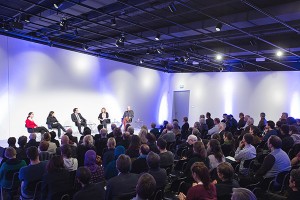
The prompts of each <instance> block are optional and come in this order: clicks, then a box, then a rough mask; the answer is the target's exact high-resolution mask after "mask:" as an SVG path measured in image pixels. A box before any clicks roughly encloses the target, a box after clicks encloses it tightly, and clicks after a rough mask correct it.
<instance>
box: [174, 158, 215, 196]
mask: <svg viewBox="0 0 300 200" xmlns="http://www.w3.org/2000/svg"><path fill="white" fill-rule="evenodd" d="M191 173H192V176H193V178H194V180H195V182H196V183H195V184H193V186H192V187H191V188H190V189H189V190H188V192H187V195H186V196H185V195H184V194H183V193H180V194H179V196H178V197H179V199H180V200H185V199H212V200H217V192H216V187H215V185H214V184H212V183H211V182H210V177H209V170H208V168H207V167H206V166H205V164H204V163H203V162H196V163H194V164H193V165H192V167H191Z"/></svg>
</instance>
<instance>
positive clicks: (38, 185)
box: [20, 180, 42, 200]
mask: <svg viewBox="0 0 300 200" xmlns="http://www.w3.org/2000/svg"><path fill="white" fill-rule="evenodd" d="M27 189H28V190H29V191H34V193H33V196H32V197H29V196H27V197H25V196H23V195H22V193H21V196H20V199H21V200H39V199H41V191H42V181H40V180H39V181H34V182H32V183H30V184H29V185H28V188H27Z"/></svg>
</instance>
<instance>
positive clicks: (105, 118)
mask: <svg viewBox="0 0 300 200" xmlns="http://www.w3.org/2000/svg"><path fill="white" fill-rule="evenodd" d="M108 118H109V114H108V112H106V108H101V112H100V114H99V116H98V120H99V121H100V124H101V125H103V127H104V128H107V122H108Z"/></svg>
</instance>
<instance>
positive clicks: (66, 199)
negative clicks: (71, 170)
mask: <svg viewBox="0 0 300 200" xmlns="http://www.w3.org/2000/svg"><path fill="white" fill-rule="evenodd" d="M69 199H70V195H69V194H64V195H62V196H61V198H60V200H69Z"/></svg>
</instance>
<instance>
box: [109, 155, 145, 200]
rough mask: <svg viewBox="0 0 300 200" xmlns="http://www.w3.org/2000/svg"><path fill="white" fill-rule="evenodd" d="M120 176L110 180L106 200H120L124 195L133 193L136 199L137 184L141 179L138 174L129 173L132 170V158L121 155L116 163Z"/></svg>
mask: <svg viewBox="0 0 300 200" xmlns="http://www.w3.org/2000/svg"><path fill="white" fill-rule="evenodd" d="M116 167H117V169H118V171H119V175H118V176H115V177H113V178H111V179H109V180H108V183H107V185H106V194H105V199H106V200H114V199H118V197H121V196H122V195H124V194H129V193H132V194H133V196H132V197H134V196H135V194H134V193H135V192H136V184H137V182H138V179H139V175H138V174H132V173H129V171H130V168H131V160H130V157H129V156H127V155H124V154H121V155H120V156H119V158H118V159H117V162H116Z"/></svg>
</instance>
